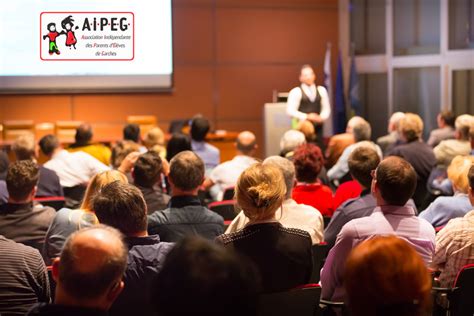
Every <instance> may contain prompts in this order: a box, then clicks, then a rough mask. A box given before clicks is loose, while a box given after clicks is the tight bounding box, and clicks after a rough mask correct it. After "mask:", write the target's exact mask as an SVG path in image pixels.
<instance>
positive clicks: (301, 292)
mask: <svg viewBox="0 0 474 316" xmlns="http://www.w3.org/2000/svg"><path fill="white" fill-rule="evenodd" d="M320 296H321V287H320V286H319V285H318V284H308V285H305V286H303V287H299V288H296V289H291V290H289V291H286V292H278V293H269V294H262V295H260V298H259V304H258V313H257V315H258V316H287V315H297V316H314V315H315V313H316V310H317V308H318V303H319V298H320Z"/></svg>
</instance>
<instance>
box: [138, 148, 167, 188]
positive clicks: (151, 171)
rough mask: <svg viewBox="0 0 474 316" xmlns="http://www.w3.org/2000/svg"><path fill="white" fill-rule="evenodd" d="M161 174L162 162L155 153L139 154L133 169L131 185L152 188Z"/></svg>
mask: <svg viewBox="0 0 474 316" xmlns="http://www.w3.org/2000/svg"><path fill="white" fill-rule="evenodd" d="M162 173H163V162H162V160H161V157H160V155H159V154H158V153H157V152H155V151H149V152H146V153H144V154H141V155H140V156H139V157H138V159H137V161H136V162H135V165H134V167H133V171H132V176H133V183H134V184H135V185H137V186H140V187H142V188H152V187H153V186H154V185H155V184H156V183H157V182H158V181H159V180H160V179H161V174H162Z"/></svg>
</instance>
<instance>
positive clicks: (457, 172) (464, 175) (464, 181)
mask: <svg viewBox="0 0 474 316" xmlns="http://www.w3.org/2000/svg"><path fill="white" fill-rule="evenodd" d="M473 164H474V156H456V157H454V159H453V160H452V161H451V164H450V165H449V167H448V179H449V180H451V183H452V184H453V191H454V192H455V193H456V192H459V193H464V194H468V193H469V179H468V174H469V169H471V166H472V165H473Z"/></svg>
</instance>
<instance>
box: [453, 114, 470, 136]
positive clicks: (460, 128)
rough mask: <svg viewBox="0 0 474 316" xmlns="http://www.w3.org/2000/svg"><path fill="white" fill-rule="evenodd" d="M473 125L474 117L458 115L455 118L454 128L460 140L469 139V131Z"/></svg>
mask: <svg viewBox="0 0 474 316" xmlns="http://www.w3.org/2000/svg"><path fill="white" fill-rule="evenodd" d="M473 125H474V117H473V116H471V115H469V114H463V115H459V116H458V117H457V118H456V122H455V123H454V126H455V127H456V131H457V132H458V133H459V135H460V136H461V139H465V140H467V139H469V129H470V128H471V126H473Z"/></svg>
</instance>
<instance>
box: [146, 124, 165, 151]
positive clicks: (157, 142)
mask: <svg viewBox="0 0 474 316" xmlns="http://www.w3.org/2000/svg"><path fill="white" fill-rule="evenodd" d="M143 144H144V145H145V147H146V148H147V149H148V151H155V152H157V153H158V154H159V155H160V157H161V158H166V147H165V134H164V133H163V131H162V130H161V128H159V127H154V128H152V129H151V130H149V131H148V133H146V135H145V138H144V139H143Z"/></svg>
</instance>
